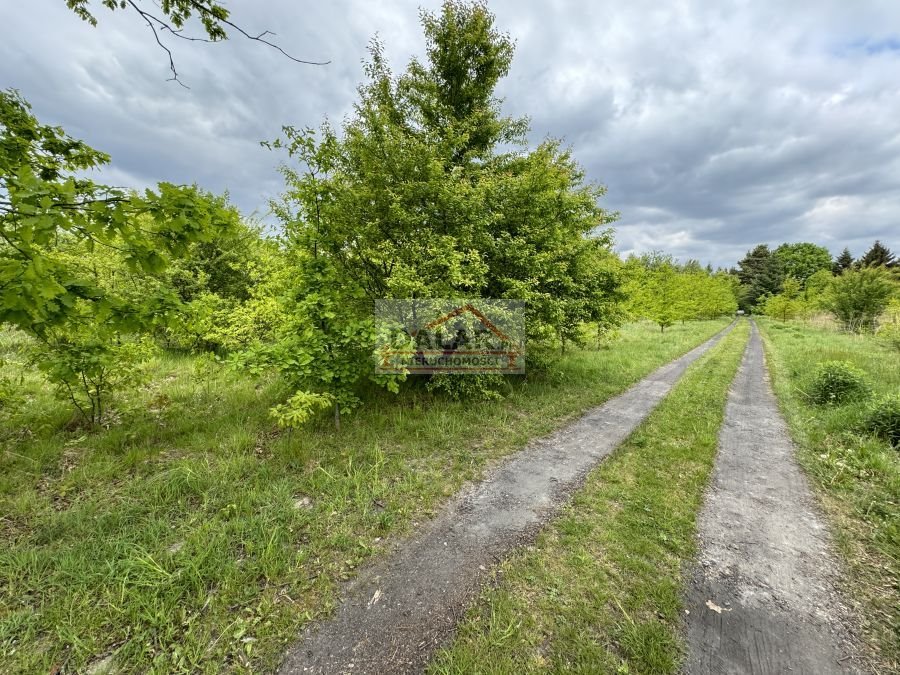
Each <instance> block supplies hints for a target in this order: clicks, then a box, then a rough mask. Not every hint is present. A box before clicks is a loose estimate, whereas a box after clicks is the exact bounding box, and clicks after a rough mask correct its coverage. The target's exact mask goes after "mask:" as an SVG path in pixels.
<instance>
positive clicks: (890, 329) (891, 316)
mask: <svg viewBox="0 0 900 675" xmlns="http://www.w3.org/2000/svg"><path fill="white" fill-rule="evenodd" d="M875 334H876V335H877V336H878V337H879V338H881V339H882V340H884V341H885V342H887V343H888V344H889V345H890V346H891V347H893V348H894V349H896V350H897V351H900V296H895V297H893V298H891V300H890V301H889V302H888V305H887V307H886V308H885V311H884V314H882V315H881V316H880V317H879V318H878V330H877V331H875Z"/></svg>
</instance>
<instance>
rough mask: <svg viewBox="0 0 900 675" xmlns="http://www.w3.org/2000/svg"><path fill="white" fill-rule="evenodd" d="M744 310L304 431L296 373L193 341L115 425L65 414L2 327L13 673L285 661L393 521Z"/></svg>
mask: <svg viewBox="0 0 900 675" xmlns="http://www.w3.org/2000/svg"><path fill="white" fill-rule="evenodd" d="M725 323H726V322H725V321H724V320H723V321H711V322H699V323H693V324H687V325H685V326H675V327H672V328H671V329H669V330H667V331H666V332H665V334H663V335H660V333H659V331H658V330H657V329H656V328H655V326H652V325H649V324H640V325H633V326H628V327H626V328H625V329H624V330H623V331H622V335H621V338H620V339H619V340H618V341H616V342H615V343H613V344H612V345H611V346H610V347H608V348H606V349H603V350H600V351H571V352H569V353H568V355H567V356H566V357H565V358H564V359H563V360H562V362H561V363H560V364H559V367H558V368H556V369H555V370H554V372H553V374H552V375H546V376H544V377H540V378H531V379H527V380H525V381H519V382H518V383H517V384H516V385H515V386H513V387H511V389H510V391H509V395H508V396H507V398H506V399H505V400H503V401H497V402H488V403H483V404H478V405H477V406H467V405H465V404H459V403H453V402H450V401H447V400H443V399H440V398H436V397H434V396H432V395H429V394H427V393H426V392H424V391H422V390H421V388H419V389H418V390H411V391H407V392H405V393H404V394H402V395H401V396H399V397H394V396H392V395H390V394H386V393H377V392H373V393H372V394H371V396H370V400H369V401H368V403H367V405H366V406H365V407H364V408H363V409H362V410H361V411H359V412H358V413H357V414H355V415H353V416H352V417H348V418H346V419H345V420H344V422H343V425H342V426H343V428H342V430H341V432H340V433H336V432H335V431H334V430H333V428H332V427H331V426H330V422H329V420H328V418H327V416H325V415H323V417H322V419H320V420H317V421H316V423H315V424H313V425H312V426H311V427H310V428H308V429H304V430H302V431H295V432H293V433H290V434H289V433H282V432H280V431H278V430H277V429H276V428H275V427H274V425H273V422H272V420H271V419H270V418H269V417H268V409H269V408H270V407H271V405H272V404H273V403H275V402H276V401H278V400H279V398H280V397H282V396H283V395H284V394H285V391H284V389H283V386H282V385H281V384H280V383H279V382H278V381H276V380H273V379H260V380H255V379H251V378H249V377H247V376H241V375H240V374H234V373H230V372H228V371H218V372H214V373H211V374H198V373H197V372H196V370H195V368H194V360H193V359H191V358H189V357H184V356H176V355H166V356H163V357H161V358H160V359H159V360H158V361H157V362H156V363H155V364H154V365H153V375H154V376H153V379H152V381H151V382H150V383H149V384H148V385H146V386H145V387H143V388H142V389H141V390H140V391H139V392H137V393H135V394H134V395H132V396H128V397H124V398H121V399H119V400H117V401H116V402H115V403H114V408H115V409H116V410H117V418H118V421H116V423H115V424H113V425H112V426H110V428H109V429H107V430H101V431H99V432H92V433H88V432H85V431H84V430H79V429H77V428H71V429H70V430H66V429H67V428H69V427H71V425H69V424H68V423H69V421H70V418H71V411H70V410H69V409H68V408H67V407H66V406H65V405H64V404H62V403H60V402H58V401H56V400H54V399H53V397H52V395H51V393H50V392H48V391H47V389H46V387H45V386H44V385H43V383H42V382H41V380H40V378H39V376H38V375H37V374H35V373H33V372H30V371H28V370H26V369H23V365H22V361H23V357H22V354H21V351H20V347H21V339H19V338H16V337H15V336H13V335H12V334H10V333H0V358H3V359H4V360H5V361H6V362H7V365H6V366H4V367H3V372H4V373H5V374H7V375H11V376H13V377H19V376H21V377H22V378H23V381H22V385H21V388H22V389H24V391H25V393H26V400H27V404H26V405H25V407H24V409H23V410H21V411H20V412H19V413H17V414H13V415H10V414H9V413H8V412H3V411H2V410H0V415H6V417H5V418H3V427H2V430H0V442H2V448H3V450H2V452H0V672H27V673H33V672H50V671H51V669H52V668H53V667H54V666H57V665H58V666H63V665H64V667H65V669H66V670H67V671H78V672H83V671H85V670H86V669H87V668H88V667H90V666H91V665H92V664H93V665H96V664H97V662H98V661H102V660H103V659H105V658H107V657H109V656H112V659H113V663H114V665H115V667H117V668H121V669H124V670H126V671H132V672H133V671H138V672H159V673H171V672H188V671H190V672H196V671H205V672H221V671H229V670H231V671H249V670H253V671H256V672H258V671H268V670H272V669H274V667H275V665H276V664H277V663H278V661H279V658H280V655H281V653H282V650H283V648H284V646H285V644H286V643H287V642H289V641H291V640H292V639H293V638H294V637H295V636H296V635H297V633H298V631H300V630H301V629H302V627H303V626H304V625H305V624H307V623H308V622H309V621H311V620H313V619H315V618H318V617H322V616H325V615H327V614H328V613H329V612H330V611H331V609H332V608H333V606H334V604H335V601H336V599H337V597H338V591H339V582H340V580H342V579H347V578H349V577H351V576H352V575H354V574H355V570H356V569H357V567H358V566H359V565H360V564H362V563H363V562H364V561H365V560H366V559H368V558H370V557H371V556H372V555H373V554H377V553H378V551H379V550H380V549H381V548H382V547H383V546H384V538H385V537H386V536H387V535H389V534H393V533H398V532H402V531H404V530H407V529H408V528H410V527H414V526H415V523H416V522H417V521H418V520H420V519H423V518H427V517H428V516H429V514H431V513H432V512H433V511H434V509H436V508H437V507H438V506H439V504H440V503H441V502H442V501H443V500H445V499H446V498H447V496H449V495H451V494H453V493H454V492H455V491H456V490H457V489H458V488H459V487H460V485H461V484H462V482H463V481H465V480H467V479H471V478H473V477H476V476H478V475H480V474H481V472H482V471H483V470H484V468H485V466H486V464H488V463H489V462H491V461H492V460H496V459H497V458H500V457H502V456H504V455H507V454H509V453H510V452H513V451H515V450H516V449H518V448H520V447H521V446H522V445H523V444H524V443H525V442H526V441H527V440H528V439H529V438H531V437H534V436H537V435H540V434H543V433H546V432H548V431H550V430H552V429H553V428H555V427H558V426H559V425H561V424H562V423H563V422H564V421H566V420H567V419H570V418H571V417H572V416H574V415H576V414H578V413H580V412H582V411H583V410H585V409H586V408H588V407H590V406H593V405H597V404H599V403H601V402H602V401H604V400H606V399H608V398H609V397H610V396H612V395H614V394H616V393H618V392H620V391H622V390H623V389H624V388H626V387H627V386H628V385H630V384H631V383H633V382H635V381H636V380H638V379H639V378H640V377H642V376H644V375H645V374H647V373H648V372H650V371H651V370H652V369H654V368H656V367H657V366H659V365H662V364H663V363H665V362H667V361H669V360H671V359H672V358H674V357H676V356H678V355H680V354H682V353H684V352H685V351H687V350H688V349H689V348H691V347H693V346H695V345H696V344H698V343H699V342H701V341H702V340H703V339H705V338H707V337H709V336H710V335H712V334H713V333H714V332H716V331H717V330H719V329H721V328H722V327H723V326H724V325H725Z"/></svg>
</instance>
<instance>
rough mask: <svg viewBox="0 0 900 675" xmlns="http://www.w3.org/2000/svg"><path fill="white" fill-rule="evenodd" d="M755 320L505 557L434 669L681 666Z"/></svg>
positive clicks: (698, 366)
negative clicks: (684, 616)
mask: <svg viewBox="0 0 900 675" xmlns="http://www.w3.org/2000/svg"><path fill="white" fill-rule="evenodd" d="M747 336H748V324H747V322H741V323H740V324H739V325H738V326H737V327H736V329H735V330H734V331H733V332H732V333H731V334H730V335H729V336H728V337H727V338H725V340H723V341H722V343H720V344H719V345H718V346H717V347H716V348H715V349H714V350H713V351H711V352H710V353H709V354H707V355H705V356H704V357H703V358H702V359H701V360H700V361H698V362H697V363H695V364H694V365H692V366H691V367H690V368H689V370H688V371H687V373H686V374H685V376H684V378H683V379H682V380H681V381H680V382H679V383H678V384H677V385H676V386H675V388H674V389H673V390H672V392H671V393H670V394H669V396H668V397H666V399H665V400H664V401H663V402H662V403H661V404H660V406H659V407H658V408H657V409H656V410H655V411H654V412H653V413H651V415H650V416H649V417H648V418H647V419H646V420H645V421H644V423H643V424H641V426H640V427H639V428H638V429H637V430H636V431H635V432H634V433H633V434H632V435H631V437H630V438H629V439H628V440H627V441H626V442H625V443H624V444H623V445H622V446H620V447H619V448H618V449H617V450H615V451H614V453H613V454H612V455H611V456H610V457H608V458H607V459H606V460H605V461H604V462H603V463H602V464H601V465H600V466H599V467H598V468H596V469H595V470H594V471H593V472H591V474H590V475H589V476H588V479H587V481H586V483H585V486H584V487H583V489H582V490H580V491H579V492H578V493H577V494H576V496H575V497H574V499H573V500H572V502H571V503H570V504H569V505H568V506H567V507H566V508H565V509H564V510H563V512H562V514H561V515H560V516H559V518H557V519H556V520H555V521H553V522H552V523H551V524H549V525H548V526H547V527H545V528H544V530H543V531H542V532H541V534H540V535H539V536H538V538H537V540H536V542H535V543H534V545H533V546H530V547H526V548H525V549H524V550H522V551H521V552H519V553H517V554H516V555H514V556H512V557H511V558H510V559H509V560H507V561H506V562H504V563H503V564H502V565H501V566H500V569H499V571H498V573H497V580H496V582H497V585H496V587H494V588H492V589H490V590H488V591H486V592H485V593H484V594H483V596H482V597H481V599H480V601H479V602H478V603H477V604H476V605H475V606H474V607H473V609H472V610H470V612H469V613H468V615H467V617H466V619H465V620H464V622H463V623H462V624H461V626H460V629H459V632H458V635H457V638H456V641H455V643H454V644H453V645H452V646H451V647H449V648H447V649H446V650H444V651H442V652H440V653H439V654H438V655H437V656H436V658H435V659H434V661H433V663H432V665H431V667H430V671H429V672H431V673H432V674H437V673H442V674H444V673H466V674H469V673H522V672H548V671H549V672H558V673H579V672H580V673H600V672H608V673H673V672H676V671H677V669H678V667H679V664H680V660H681V655H682V653H683V646H682V639H681V631H680V614H681V610H682V588H683V578H682V572H683V570H684V569H685V568H686V563H687V562H688V561H690V560H692V559H693V556H694V554H695V549H696V541H695V529H696V518H697V514H698V511H699V509H700V506H701V504H702V499H703V493H704V488H705V487H706V485H707V483H708V479H709V476H710V473H711V470H712V466H713V462H714V459H715V454H716V446H717V435H718V430H719V427H720V425H721V422H722V417H723V414H724V406H725V400H726V397H727V392H728V387H729V385H730V383H731V381H732V379H733V376H734V374H735V372H736V370H737V367H738V364H739V362H740V359H741V356H742V354H743V351H744V347H745V345H746V341H747Z"/></svg>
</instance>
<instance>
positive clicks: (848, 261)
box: [831, 246, 853, 277]
mask: <svg viewBox="0 0 900 675" xmlns="http://www.w3.org/2000/svg"><path fill="white" fill-rule="evenodd" d="M851 267H853V254H852V253H850V249H849V248H847V247H846V246H845V247H844V250H843V251H841V254H840V255H839V256H838V257H837V258H835V259H834V264H832V266H831V273H832V274H833V275H834V276H836V277H837V276H840V275H841V274H843V273H844V272H845V271H847V270H849V269H850V268H851Z"/></svg>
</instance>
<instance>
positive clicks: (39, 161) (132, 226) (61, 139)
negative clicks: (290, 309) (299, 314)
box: [0, 90, 238, 335]
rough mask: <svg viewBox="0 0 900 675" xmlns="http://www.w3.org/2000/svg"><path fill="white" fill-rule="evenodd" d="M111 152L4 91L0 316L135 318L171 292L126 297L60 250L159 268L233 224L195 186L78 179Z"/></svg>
mask: <svg viewBox="0 0 900 675" xmlns="http://www.w3.org/2000/svg"><path fill="white" fill-rule="evenodd" d="M108 161H109V157H108V156H107V155H105V154H103V153H102V152H99V151H97V150H94V149H93V148H91V147H89V146H88V145H86V144H85V143H84V142H82V141H79V140H76V139H73V138H71V137H69V136H68V135H66V133H65V132H64V131H63V130H62V129H60V128H59V127H53V126H48V125H45V124H41V123H39V122H38V121H37V120H36V119H35V118H34V116H33V115H32V114H31V109H30V107H29V106H28V104H27V103H26V102H25V101H24V99H22V97H21V96H20V95H19V94H18V93H17V92H15V91H12V90H7V91H2V92H0V300H2V302H0V322H9V323H12V324H15V325H17V326H19V327H20V328H22V329H24V330H26V331H28V332H30V333H32V334H35V335H41V334H44V333H45V332H46V331H47V330H48V329H49V328H53V327H58V326H62V325H64V324H66V323H67V322H71V321H74V320H76V319H77V320H81V321H84V320H86V318H87V317H92V318H93V320H96V321H101V320H102V321H108V322H110V323H112V324H117V325H122V326H134V325H135V324H136V322H138V321H140V320H141V319H142V318H145V317H147V316H150V315H152V314H155V313H158V312H159V311H160V308H161V305H162V304H164V303H165V302H167V301H169V300H171V296H166V295H165V294H162V295H153V294H149V295H145V296H144V297H142V298H140V299H139V300H137V299H135V300H134V301H129V300H128V299H127V298H124V297H122V296H120V295H117V294H115V293H112V292H110V291H109V290H108V289H104V288H103V287H102V286H101V285H100V284H98V283H97V281H96V277H95V275H92V274H91V273H90V272H89V271H87V270H85V269H84V268H83V266H80V265H78V264H76V261H74V260H72V259H71V258H68V257H66V256H65V255H61V254H60V249H61V247H64V246H68V247H71V245H73V244H74V243H78V242H82V243H84V244H85V245H86V246H87V247H88V248H89V249H90V250H92V249H93V248H94V247H106V248H108V249H110V250H115V251H116V252H117V253H118V254H119V255H121V256H122V259H123V261H124V263H125V264H126V265H127V267H128V269H130V270H131V271H132V272H135V273H142V274H147V275H157V274H159V273H161V272H162V271H163V270H164V269H165V268H166V266H167V264H168V263H169V262H170V261H171V259H173V258H175V257H177V256H179V255H182V254H184V253H185V252H186V250H187V247H188V246H189V245H190V244H191V243H192V242H202V241H211V240H212V239H213V238H214V237H215V236H216V234H217V233H219V232H222V231H224V230H227V229H229V228H232V227H234V225H235V223H236V222H237V220H238V216H237V213H236V212H235V211H234V210H233V209H231V208H230V207H228V206H227V204H226V203H225V202H224V200H223V199H221V198H216V197H213V196H211V195H209V194H206V193H204V192H202V191H201V190H199V189H198V188H196V187H185V186H176V185H172V184H170V183H160V184H159V186H158V187H157V189H156V190H149V189H148V190H146V191H145V192H144V193H143V194H135V193H129V192H126V191H125V190H122V189H118V188H114V187H109V186H106V185H101V184H98V183H96V182H94V181H93V180H91V179H89V178H86V177H84V176H85V173H86V171H87V170H89V169H93V168H96V167H98V166H100V165H102V164H105V163H106V162H108Z"/></svg>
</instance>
